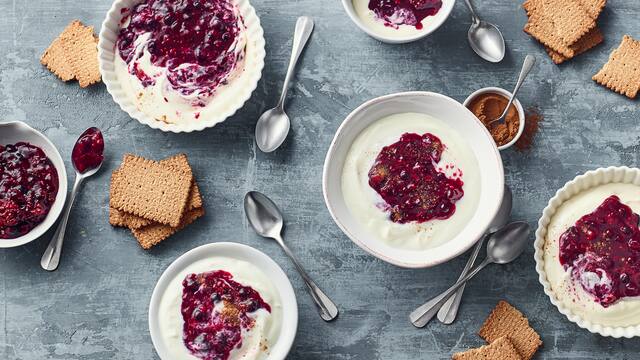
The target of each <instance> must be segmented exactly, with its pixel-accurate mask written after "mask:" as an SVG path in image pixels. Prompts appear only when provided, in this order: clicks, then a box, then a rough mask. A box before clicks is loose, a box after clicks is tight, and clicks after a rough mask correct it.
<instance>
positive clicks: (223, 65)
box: [116, 0, 244, 105]
mask: <svg viewBox="0 0 640 360" xmlns="http://www.w3.org/2000/svg"><path fill="white" fill-rule="evenodd" d="M124 16H125V17H124V19H123V27H122V28H121V29H120V33H119V34H118V40H117V42H116V46H117V48H118V51H119V53H120V57H121V58H122V60H124V62H126V63H127V64H131V63H132V62H133V63H134V65H133V66H129V72H130V73H131V74H132V75H135V76H136V77H137V78H138V79H139V80H140V82H141V84H142V85H143V86H145V87H147V86H150V85H155V81H156V80H155V79H154V78H153V76H152V75H150V74H146V73H145V72H144V71H143V70H142V69H141V68H140V67H139V66H138V65H137V63H136V61H137V60H138V59H139V58H140V57H141V56H142V54H143V50H144V48H145V47H146V50H147V51H148V52H149V54H150V56H151V59H150V60H151V63H152V64H153V65H155V66H158V67H163V68H166V69H167V78H168V80H169V83H170V84H171V86H172V87H173V88H174V89H175V90H177V91H179V92H180V93H181V94H182V95H191V94H192V93H194V92H198V95H199V96H203V97H207V96H210V95H211V94H212V93H213V92H214V91H215V89H216V87H217V86H218V85H220V84H224V83H226V81H227V77H228V75H229V73H230V72H231V71H232V70H233V69H234V68H235V67H236V65H237V63H238V62H239V61H241V60H242V58H243V57H244V49H236V48H235V47H236V41H237V38H238V36H239V34H240V32H241V31H242V30H243V29H244V25H243V22H242V18H241V17H240V15H238V14H237V11H236V7H235V5H234V4H233V3H232V2H231V1H230V0H146V1H143V2H141V3H139V4H137V5H136V6H134V7H133V8H132V9H130V10H129V9H127V10H124ZM127 20H128V21H127ZM147 33H150V37H149V39H148V40H147V41H146V44H143V45H142V46H140V45H138V46H137V45H136V40H138V38H139V37H141V36H146V35H145V34H147ZM238 50H241V51H238ZM201 105H203V104H201Z"/></svg>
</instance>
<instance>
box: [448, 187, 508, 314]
mask: <svg viewBox="0 0 640 360" xmlns="http://www.w3.org/2000/svg"><path fill="white" fill-rule="evenodd" d="M512 205H513V195H512V194H511V189H509V187H508V186H507V185H505V186H504V195H503V197H502V203H501V204H500V208H499V209H498V213H497V214H496V216H495V217H494V218H493V221H492V222H491V224H490V225H489V229H487V233H486V234H484V236H483V237H482V238H481V239H480V241H478V243H477V244H476V246H475V247H474V248H473V252H472V253H471V256H470V257H469V260H468V261H467V265H465V267H464V269H463V270H462V274H460V277H459V278H458V280H460V279H462V278H464V277H465V276H466V275H467V274H468V273H469V270H471V267H472V266H473V265H474V264H475V263H476V259H477V258H478V254H480V249H482V245H484V242H485V241H486V240H487V238H488V237H489V236H491V235H492V234H493V233H495V232H496V231H498V230H500V229H501V228H502V227H504V226H505V225H507V221H509V216H510V215H511V207H512ZM464 287H465V286H464V285H462V286H461V287H460V289H458V291H456V293H455V294H454V295H453V296H451V297H449V299H448V300H447V302H446V303H444V305H442V307H441V308H440V310H439V311H438V320H440V322H441V323H443V324H447V325H449V324H451V323H453V321H454V320H455V319H456V315H458V308H459V307H460V301H461V300H462V294H463V293H464Z"/></svg>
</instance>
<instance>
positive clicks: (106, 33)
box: [98, 0, 265, 133]
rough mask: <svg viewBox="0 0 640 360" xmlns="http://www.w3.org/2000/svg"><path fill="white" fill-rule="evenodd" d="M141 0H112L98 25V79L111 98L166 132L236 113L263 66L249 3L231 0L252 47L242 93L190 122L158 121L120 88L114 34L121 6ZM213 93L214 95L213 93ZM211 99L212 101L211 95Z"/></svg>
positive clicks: (204, 124)
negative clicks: (221, 108) (218, 110)
mask: <svg viewBox="0 0 640 360" xmlns="http://www.w3.org/2000/svg"><path fill="white" fill-rule="evenodd" d="M141 1H142V0H115V1H114V2H113V5H111V9H110V10H109V12H108V13H107V16H106V18H105V19H104V22H103V23H102V29H101V31H100V35H99V42H98V61H99V64H100V73H101V74H102V81H103V82H104V84H105V85H106V87H107V91H108V92H109V93H110V94H111V96H112V97H113V100H114V101H115V102H116V104H118V105H119V106H120V108H121V109H122V110H124V111H125V112H126V113H127V114H129V116H131V117H132V118H134V119H136V120H138V121H139V122H140V123H142V124H146V125H149V126H150V127H152V128H154V129H159V130H162V131H169V132H175V133H179V132H192V131H200V130H204V129H206V128H210V127H213V126H216V125H217V124H219V123H221V122H223V121H225V120H226V119H227V118H229V117H231V116H232V115H233V114H235V113H236V111H238V110H239V109H240V108H242V106H243V105H244V103H245V102H246V101H247V100H249V98H250V97H251V94H252V93H253V91H254V90H255V89H256V87H257V86H258V81H260V78H261V77H262V69H263V68H264V57H265V50H264V45H265V42H264V32H263V30H262V26H261V25H260V19H259V18H258V15H256V11H255V9H254V8H253V7H252V6H251V4H250V3H249V0H234V1H235V3H236V4H237V6H238V8H239V9H240V13H241V14H242V17H243V19H244V23H245V25H246V27H247V29H246V30H245V31H246V34H247V43H248V44H251V46H253V47H254V48H255V50H254V51H255V57H251V58H249V57H247V59H246V61H245V69H244V72H243V73H242V75H241V76H243V77H246V78H247V81H246V83H247V84H248V86H246V87H245V88H244V90H243V91H242V93H239V94H238V96H236V97H234V98H233V99H232V102H231V103H229V104H227V106H226V107H225V108H226V109H227V110H226V111H224V112H221V113H219V114H217V115H216V116H210V117H207V118H204V117H201V118H200V119H198V121H197V122H191V123H186V124H167V123H164V122H162V121H157V120H155V119H153V118H152V117H150V116H149V115H147V114H145V113H143V112H141V111H140V110H138V108H137V107H136V105H135V104H134V102H133V101H132V99H130V98H129V97H128V96H127V94H126V93H125V91H124V90H123V89H122V85H121V84H120V81H121V80H120V79H118V76H117V74H116V72H115V70H114V69H115V68H114V60H115V57H116V53H115V42H116V40H117V38H118V32H119V31H120V25H119V24H120V20H121V18H122V16H123V15H122V13H121V9H123V8H131V7H132V6H135V5H136V4H137V3H140V2H141ZM214 96H215V95H214ZM212 101H216V99H215V97H214V98H213V99H212Z"/></svg>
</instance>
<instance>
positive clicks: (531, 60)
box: [487, 55, 536, 126]
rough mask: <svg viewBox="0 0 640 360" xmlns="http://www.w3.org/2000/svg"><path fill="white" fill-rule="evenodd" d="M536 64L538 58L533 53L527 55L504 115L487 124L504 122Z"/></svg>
mask: <svg viewBox="0 0 640 360" xmlns="http://www.w3.org/2000/svg"><path fill="white" fill-rule="evenodd" d="M535 64H536V58H535V57H534V56H533V55H527V57H525V58H524V62H523V63H522V69H521V70H520V75H518V81H517V82H516V87H515V88H514V89H513V92H512V93H511V97H510V98H509V102H508V103H507V107H505V108H504V111H503V112H502V115H500V117H499V118H497V119H495V120H491V121H490V122H489V123H488V124H487V126H489V125H491V124H493V123H495V122H504V119H505V118H506V117H507V113H509V108H510V107H511V104H512V103H513V100H515V98H516V94H517V93H518V91H519V90H520V87H521V86H522V83H524V80H525V79H526V78H527V75H529V73H530V72H531V69H533V65H535Z"/></svg>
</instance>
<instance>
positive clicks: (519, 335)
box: [478, 301, 542, 360]
mask: <svg viewBox="0 0 640 360" xmlns="http://www.w3.org/2000/svg"><path fill="white" fill-rule="evenodd" d="M478 335H480V337H481V338H483V339H485V340H486V341H487V342H488V343H492V342H494V341H496V340H498V339H499V338H501V337H503V336H508V337H509V340H510V341H511V343H512V344H513V346H514V347H515V348H516V350H517V351H518V354H520V357H521V358H522V360H529V359H531V358H532V357H533V355H534V354H535V353H536V351H537V350H538V348H539V347H540V346H541V345H542V340H540V335H538V333H536V331H535V330H533V329H532V328H531V326H529V320H527V318H526V317H524V315H523V314H522V313H521V312H520V311H518V309H516V308H514V307H513V306H511V305H510V304H509V303H507V302H506V301H500V302H499V303H498V305H497V306H496V308H495V309H493V311H492V312H491V314H490V315H489V317H488V318H487V320H485V322H484V324H483V325H482V328H480V332H478Z"/></svg>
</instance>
